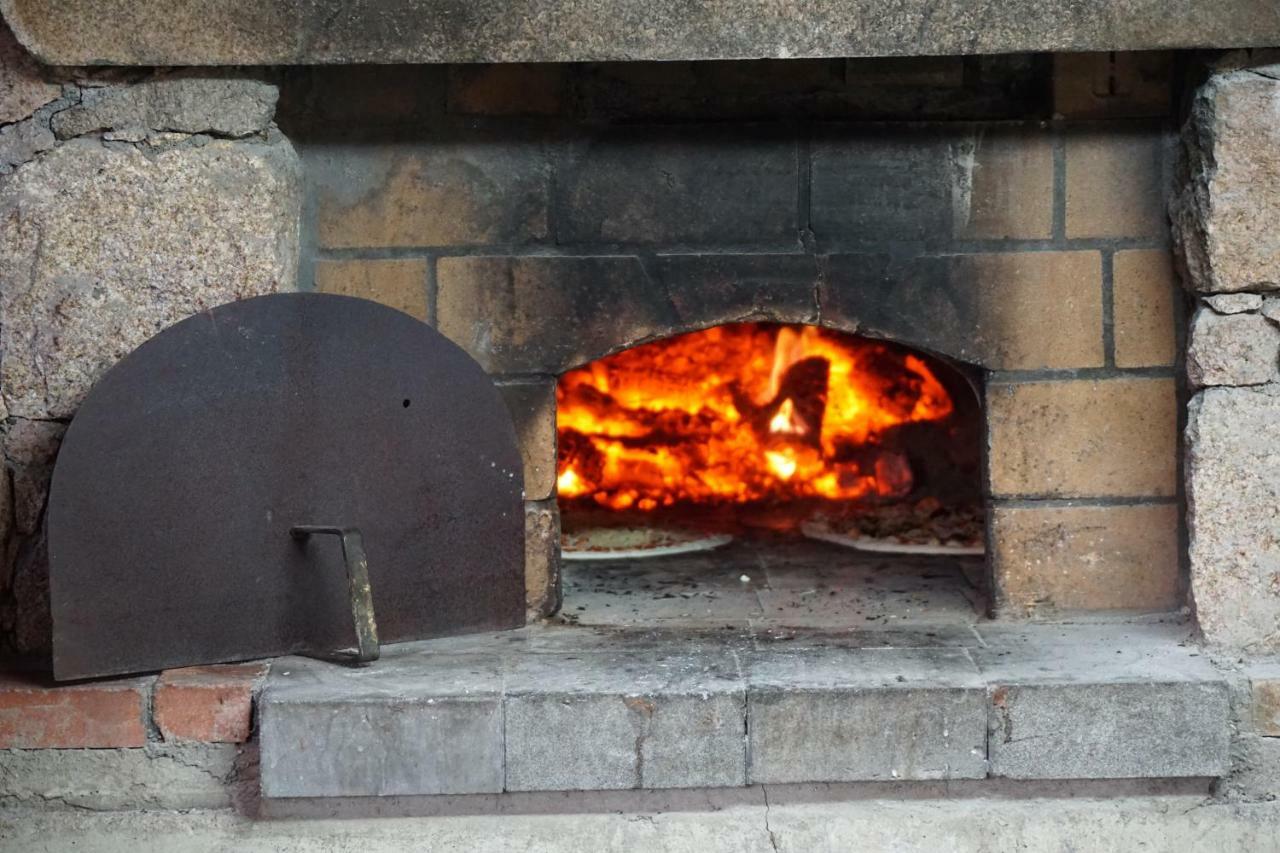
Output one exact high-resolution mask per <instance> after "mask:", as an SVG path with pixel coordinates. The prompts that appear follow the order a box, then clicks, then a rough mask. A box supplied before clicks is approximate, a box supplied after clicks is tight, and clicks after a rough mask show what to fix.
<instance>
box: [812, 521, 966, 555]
mask: <svg viewBox="0 0 1280 853" xmlns="http://www.w3.org/2000/svg"><path fill="white" fill-rule="evenodd" d="M800 531H801V532H802V533H804V535H805V536H808V537H809V538H810V539H820V540H822V541H823V542H832V543H834V544H836V545H843V546H844V547H846V548H855V549H857V550H859V551H871V552H874V553H877V554H934V555H948V556H952V557H966V556H975V557H980V556H982V555H983V554H985V553H986V552H987V549H985V548H983V547H981V546H979V545H908V544H905V543H903V542H892V541H890V540H888V539H873V538H871V537H869V536H864V537H854V536H846V535H844V534H842V533H827V532H826V531H824V530H819V529H818V528H816V527H814V526H812V525H809V524H804V525H801V527H800Z"/></svg>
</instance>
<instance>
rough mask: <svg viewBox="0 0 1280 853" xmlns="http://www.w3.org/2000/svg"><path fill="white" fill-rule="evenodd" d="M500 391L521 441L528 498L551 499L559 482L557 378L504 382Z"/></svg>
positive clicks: (536, 499)
mask: <svg viewBox="0 0 1280 853" xmlns="http://www.w3.org/2000/svg"><path fill="white" fill-rule="evenodd" d="M498 390H499V391H500V392H502V399H503V400H505V401H506V403H507V408H508V409H509V410H510V411H511V420H512V422H513V423H514V424H515V428H516V440H517V441H519V442H520V456H521V457H522V459H523V460H524V497H525V500H529V501H539V500H545V499H546V498H550V497H551V496H552V495H553V493H554V491H555V485H556V384H555V380H553V379H547V380H544V381H542V382H538V383H520V384H511V385H500V386H498Z"/></svg>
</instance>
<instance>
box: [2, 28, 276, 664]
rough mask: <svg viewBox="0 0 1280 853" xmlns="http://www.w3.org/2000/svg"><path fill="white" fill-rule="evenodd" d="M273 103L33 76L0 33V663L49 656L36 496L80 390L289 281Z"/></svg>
mask: <svg viewBox="0 0 1280 853" xmlns="http://www.w3.org/2000/svg"><path fill="white" fill-rule="evenodd" d="M0 27H2V25H0ZM276 99H277V90H276V87H275V86H274V85H272V84H270V83H268V82H264V81H262V80H258V79H251V78H241V77H238V76H235V75H231V74H227V73H225V72H200V71H192V70H188V71H183V72H168V71H163V70H155V71H137V72H133V71H131V72H94V73H89V72H86V71H84V70H82V69H74V68H56V69H55V68H44V67H41V66H39V65H38V64H37V63H35V62H34V61H33V60H32V59H31V58H30V57H28V56H27V55H26V54H25V53H24V52H23V50H22V49H21V48H20V47H19V46H17V44H16V43H15V42H14V40H13V38H12V36H11V34H10V33H9V32H8V30H7V29H2V28H0V441H2V444H3V453H4V470H3V476H2V477H0V654H3V653H17V654H19V655H25V656H34V657H36V658H40V657H42V656H43V655H44V654H45V653H46V652H47V649H48V643H49V621H48V601H47V566H46V562H45V555H44V539H43V535H42V526H43V514H44V506H45V500H46V497H47V491H48V483H49V478H50V476H51V473H52V467H53V461H54V457H55V455H56V451H57V446H58V442H59V441H60V439H61V436H62V433H63V430H64V429H65V426H66V423H67V422H68V420H69V419H70V418H71V416H72V415H73V414H74V412H75V409H76V406H77V405H78V404H79V402H80V400H81V399H83V397H84V395H85V393H86V392H87V391H88V389H89V387H90V386H91V385H92V384H93V382H94V381H95V380H96V379H97V378H98V377H99V376H101V375H102V373H103V372H104V371H105V370H107V369H108V368H109V367H110V366H111V365H112V364H113V363H114V362H115V361H116V360H117V359H119V358H120V357H122V356H124V355H125V354H127V353H128V352H130V351H131V350H133V349H134V348H135V347H137V346H138V345H139V344H141V343H142V342H143V341H145V340H146V339H147V338H149V337H151V336H152V335H154V334H155V333H157V332H158V331H160V330H161V329H163V328H165V327H167V326H169V325H171V324H173V323H175V322H177V321H178V320H181V319H183V318H184V317H187V316H189V315H190V314H193V313H195V312H198V311H201V310H204V309H206V308H211V307H213V306H216V305H219V304H222V303H224V302H229V301H232V300H235V299H242V298H245V297H249V296H254V295H257V294H261V293H266V292H271V291H275V290H279V289H292V288H293V287H294V283H295V279H296V266H297V251H298V217H299V211H300V209H301V191H300V187H301V176H300V169H299V164H298V159H297V156H296V154H295V153H294V151H293V148H292V147H291V146H290V144H289V142H288V141H287V140H286V139H284V137H283V136H282V135H281V134H280V133H279V131H278V130H277V129H276V128H275V125H274V124H273V123H272V119H273V116H274V112H275V106H276Z"/></svg>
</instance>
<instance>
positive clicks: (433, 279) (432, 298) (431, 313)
mask: <svg viewBox="0 0 1280 853" xmlns="http://www.w3.org/2000/svg"><path fill="white" fill-rule="evenodd" d="M438 261H439V259H438V258H437V257H436V256H435V255H428V256H427V270H426V275H425V281H424V282H423V286H424V287H425V288H426V291H427V292H426V299H427V325H429V326H431V327H432V328H439V326H440V306H439V302H440V285H439V273H438V272H437V271H436V264H437V262H438Z"/></svg>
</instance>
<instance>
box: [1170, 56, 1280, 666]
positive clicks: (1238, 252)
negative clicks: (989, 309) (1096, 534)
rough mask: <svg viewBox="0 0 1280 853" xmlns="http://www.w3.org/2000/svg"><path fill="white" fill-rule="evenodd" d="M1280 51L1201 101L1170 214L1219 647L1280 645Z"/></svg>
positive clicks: (1201, 530)
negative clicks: (1181, 271)
mask: <svg viewBox="0 0 1280 853" xmlns="http://www.w3.org/2000/svg"><path fill="white" fill-rule="evenodd" d="M1277 59H1280V56H1277V55H1275V54H1272V55H1271V56H1266V55H1262V54H1259V55H1253V56H1250V55H1235V56H1230V57H1228V58H1226V59H1225V60H1223V61H1222V63H1220V64H1219V66H1218V67H1217V68H1216V69H1215V71H1214V72H1213V73H1212V74H1211V75H1210V76H1209V78H1208V80H1207V81H1206V82H1205V83H1204V85H1203V86H1202V87H1201V88H1200V89H1199V91H1198V92H1197V93H1196V96H1195V99H1194V102H1193V104H1192V108H1191V113H1190V117H1189V119H1188V121H1187V124H1186V127H1185V128H1184V129H1183V134H1182V140H1183V142H1182V147H1183V156H1182V160H1181V166H1180V170H1179V171H1180V175H1179V187H1180V190H1179V193H1178V195H1177V197H1176V198H1175V199H1174V201H1173V204H1172V207H1171V211H1172V216H1173V219H1174V224H1175V235H1176V238H1177V245H1178V250H1179V252H1178V254H1179V259H1180V261H1181V263H1182V265H1183V266H1184V267H1185V270H1186V276H1185V277H1186V281H1187V286H1188V288H1189V290H1190V291H1191V293H1192V294H1193V295H1194V297H1195V303H1196V308H1195V312H1194V314H1193V315H1192V318H1191V329H1190V338H1189V342H1188V351H1187V377H1188V379H1189V381H1190V383H1191V386H1192V388H1193V389H1194V391H1195V394H1194V396H1193V398H1192V399H1191V402H1190V405H1189V414H1188V423H1187V432H1186V443H1187V471H1186V490H1187V516H1188V517H1187V524H1188V531H1189V536H1190V574H1191V592H1192V599H1193V603H1194V606H1195V610H1196V615H1197V618H1198V620H1199V623H1200V627H1201V629H1202V630H1203V631H1204V635H1205V637H1206V639H1207V640H1208V641H1209V642H1210V644H1211V645H1213V646H1216V647H1219V648H1222V649H1224V650H1230V651H1236V652H1239V651H1244V652H1249V653H1266V652H1275V651H1277V650H1280V455H1277V451H1276V425H1277V424H1278V423H1280V366H1278V362H1277V358H1278V355H1280V231H1277V227H1276V223H1277V222H1278V221H1280V64H1271V65H1268V64H1267V62H1268V61H1270V62H1275V61H1276V60H1277Z"/></svg>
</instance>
